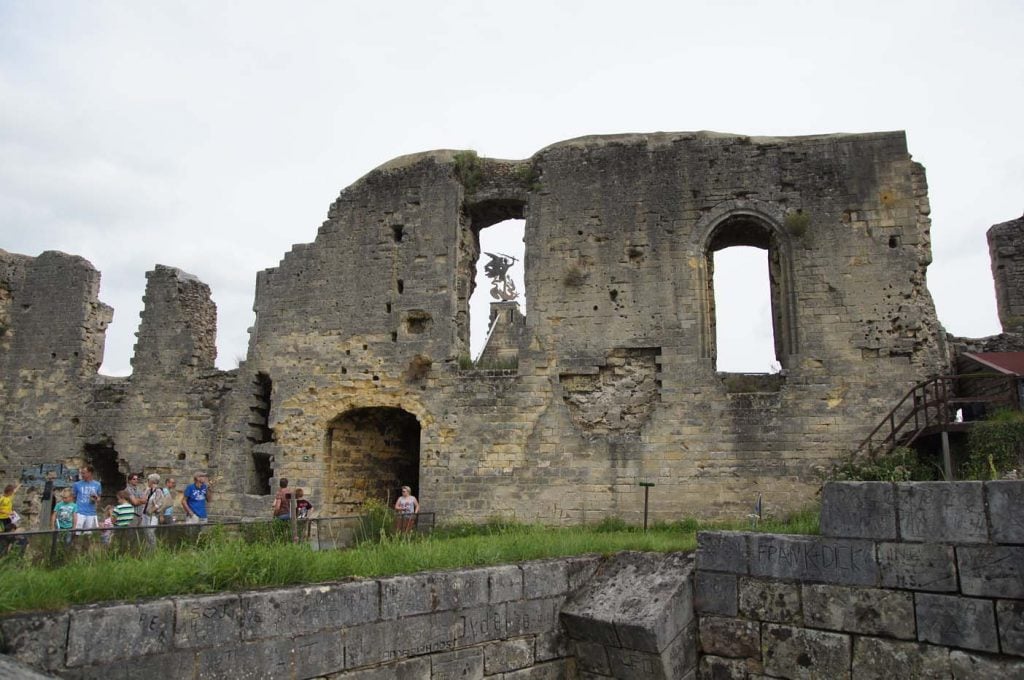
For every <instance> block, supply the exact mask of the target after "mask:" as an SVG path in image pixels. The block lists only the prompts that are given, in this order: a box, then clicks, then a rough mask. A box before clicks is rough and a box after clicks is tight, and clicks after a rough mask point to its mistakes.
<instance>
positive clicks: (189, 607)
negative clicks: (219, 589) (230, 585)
mask: <svg viewBox="0 0 1024 680" xmlns="http://www.w3.org/2000/svg"><path fill="white" fill-rule="evenodd" d="M174 611H175V617H174V621H175V622H174V646H175V647H177V648H178V649H190V648H194V647H216V646H217V645H223V644H231V643H236V642H239V641H240V640H241V639H242V625H241V607H240V604H239V599H238V595H213V596H204V597H184V598H175V600H174Z"/></svg>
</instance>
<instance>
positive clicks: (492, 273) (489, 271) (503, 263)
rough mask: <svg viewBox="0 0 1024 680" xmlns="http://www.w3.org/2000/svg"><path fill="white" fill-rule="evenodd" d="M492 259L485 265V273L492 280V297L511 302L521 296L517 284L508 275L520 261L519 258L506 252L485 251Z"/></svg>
mask: <svg viewBox="0 0 1024 680" xmlns="http://www.w3.org/2000/svg"><path fill="white" fill-rule="evenodd" d="M484 255H486V256H487V257H489V258H491V261H490V262H488V263H487V264H485V265H484V274H486V275H487V278H489V279H490V280H491V297H492V298H494V299H495V300H501V301H503V302H509V301H511V300H515V299H516V298H517V297H519V293H517V292H516V284H515V283H514V282H513V281H512V278H511V277H510V276H509V275H508V270H509V269H510V268H511V267H512V265H513V264H515V263H516V262H518V261H519V260H518V258H515V257H512V256H511V255H505V254H504V253H484Z"/></svg>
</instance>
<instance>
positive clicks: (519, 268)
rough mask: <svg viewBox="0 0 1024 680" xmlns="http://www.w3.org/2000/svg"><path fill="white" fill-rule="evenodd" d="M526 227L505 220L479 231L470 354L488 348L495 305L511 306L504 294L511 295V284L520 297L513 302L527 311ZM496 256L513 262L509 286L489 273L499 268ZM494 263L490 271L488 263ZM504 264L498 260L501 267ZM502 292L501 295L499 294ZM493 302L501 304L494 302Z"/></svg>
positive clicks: (513, 221) (471, 299)
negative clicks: (524, 237) (504, 299)
mask: <svg viewBox="0 0 1024 680" xmlns="http://www.w3.org/2000/svg"><path fill="white" fill-rule="evenodd" d="M525 229H526V222H525V221H524V220H505V221H503V222H499V223H497V224H495V225H492V226H490V227H488V228H486V229H481V230H480V231H479V232H477V253H478V254H477V260H476V268H475V275H474V278H473V285H472V294H471V296H470V299H469V320H470V342H469V346H470V355H471V356H472V357H473V358H474V359H477V358H479V357H480V355H481V353H482V352H483V350H484V344H485V343H486V342H487V337H488V334H489V332H490V330H491V326H492V323H493V322H494V321H496V320H497V321H503V320H504V319H495V313H494V312H495V311H496V310H493V309H492V307H494V306H499V307H510V306H511V305H505V304H502V303H503V302H504V301H503V300H501V297H500V296H502V295H507V293H508V291H509V289H510V288H509V286H511V289H512V290H514V291H515V293H516V297H515V299H514V300H513V301H508V302H515V303H516V304H518V306H519V314H520V315H525V314H526V284H525V281H524V278H523V275H524V273H525V262H524V259H525V251H526V244H525V243H524V241H523V235H524V232H525ZM493 256H497V257H499V258H504V260H505V263H508V262H511V264H509V265H508V269H507V271H506V272H505V276H506V277H507V279H508V280H509V281H510V282H511V283H510V284H509V285H507V286H502V285H500V284H496V283H495V281H494V279H493V278H492V277H491V276H489V273H493V272H494V271H495V267H494V265H493V264H492V263H495V259H494V257H493ZM489 265H491V269H490V272H488V266H489ZM501 266H503V265H502V264H500V260H499V261H498V267H499V268H500V267H501ZM495 295H498V296H499V297H495ZM492 303H498V304H497V305H494V304H492ZM501 311H503V312H505V313H506V318H509V316H508V315H510V314H512V310H510V309H502V310H501Z"/></svg>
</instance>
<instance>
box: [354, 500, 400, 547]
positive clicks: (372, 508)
mask: <svg viewBox="0 0 1024 680" xmlns="http://www.w3.org/2000/svg"><path fill="white" fill-rule="evenodd" d="M394 533H395V516H394V513H393V512H392V511H391V508H389V507H388V506H386V505H384V504H383V503H381V502H380V501H378V500H374V499H370V500H368V501H366V502H365V503H363V514H362V515H361V516H360V517H359V526H358V527H357V528H356V534H355V542H356V545H360V544H363V543H374V542H380V541H382V540H384V539H386V538H388V537H389V536H393V535H394Z"/></svg>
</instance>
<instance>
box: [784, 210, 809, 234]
mask: <svg viewBox="0 0 1024 680" xmlns="http://www.w3.org/2000/svg"><path fill="white" fill-rule="evenodd" d="M785 226H786V231H788V232H789V233H790V234H791V235H793V236H796V237H800V236H803V235H804V234H806V233H807V228H808V227H809V226H811V216H810V215H808V214H807V213H805V212H804V211H803V210H799V209H798V210H797V211H796V212H791V213H789V214H787V215H786V218H785Z"/></svg>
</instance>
